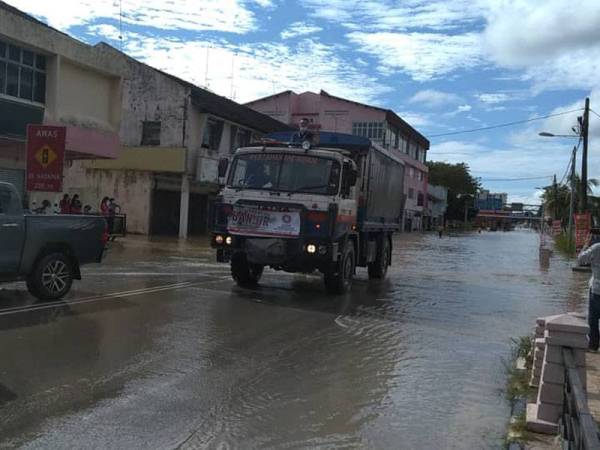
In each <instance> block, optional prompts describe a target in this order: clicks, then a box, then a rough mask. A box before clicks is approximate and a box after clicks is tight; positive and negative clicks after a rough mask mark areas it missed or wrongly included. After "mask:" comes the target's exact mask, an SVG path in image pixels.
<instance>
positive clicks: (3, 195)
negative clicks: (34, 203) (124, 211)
mask: <svg viewBox="0 0 600 450" xmlns="http://www.w3.org/2000/svg"><path fill="white" fill-rule="evenodd" d="M107 241H108V230H107V224H106V220H105V219H104V218H102V217H99V216H79V215H72V216H71V215H54V216H50V215H33V214H29V213H28V212H27V211H26V210H23V208H22V204H21V199H20V198H19V195H18V193H17V191H16V189H15V188H14V186H12V185H11V184H8V183H0V282H11V281H18V280H25V281H26V282H27V289H28V290H29V292H30V293H31V294H32V295H33V296H35V297H37V298H38V299H40V300H57V299H60V298H62V297H63V296H64V295H66V294H67V293H68V292H69V290H70V289H71V285H72V283H73V280H74V279H77V280H80V279H81V272H80V270H79V268H80V266H81V265H82V264H86V263H92V262H100V261H101V260H102V256H103V253H104V249H105V247H106V243H107Z"/></svg>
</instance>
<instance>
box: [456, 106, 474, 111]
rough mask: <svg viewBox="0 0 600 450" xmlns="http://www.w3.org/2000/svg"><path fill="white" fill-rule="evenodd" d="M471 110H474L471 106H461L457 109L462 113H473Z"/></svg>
mask: <svg viewBox="0 0 600 450" xmlns="http://www.w3.org/2000/svg"><path fill="white" fill-rule="evenodd" d="M471 109H473V108H472V107H471V105H459V106H458V108H456V111H457V112H459V113H461V112H468V111H471Z"/></svg>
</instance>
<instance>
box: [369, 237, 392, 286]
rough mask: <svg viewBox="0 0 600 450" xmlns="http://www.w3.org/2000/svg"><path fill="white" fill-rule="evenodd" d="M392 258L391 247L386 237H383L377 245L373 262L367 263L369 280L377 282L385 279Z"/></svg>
mask: <svg viewBox="0 0 600 450" xmlns="http://www.w3.org/2000/svg"><path fill="white" fill-rule="evenodd" d="M391 258H392V247H391V245H390V240H389V238H388V237H387V236H383V238H382V239H381V241H380V242H379V243H378V245H377V255H376V257H375V261H373V262H372V263H369V279H371V280H378V279H382V278H385V275H386V274H387V270H388V267H389V265H390V260H391Z"/></svg>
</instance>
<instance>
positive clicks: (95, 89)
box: [49, 58, 121, 131]
mask: <svg viewBox="0 0 600 450" xmlns="http://www.w3.org/2000/svg"><path fill="white" fill-rule="evenodd" d="M119 83H120V80H119V78H116V77H109V76H106V75H104V74H102V73H100V72H97V71H93V70H90V69H87V68H85V67H83V66H79V65H77V64H75V63H73V62H71V61H69V60H67V59H65V58H61V62H60V70H59V78H58V89H57V92H59V93H60V96H59V98H58V101H57V111H56V117H55V118H52V117H49V118H50V119H53V120H58V121H60V122H63V123H69V124H73V125H78V126H83V127H86V128H99V129H104V130H109V131H118V124H119V116H118V115H115V108H114V107H113V105H114V103H115V102H120V101H121V97H120V92H119Z"/></svg>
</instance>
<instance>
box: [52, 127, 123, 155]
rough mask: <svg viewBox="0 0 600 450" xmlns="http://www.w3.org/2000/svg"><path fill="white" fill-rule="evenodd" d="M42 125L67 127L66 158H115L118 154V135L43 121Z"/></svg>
mask: <svg viewBox="0 0 600 450" xmlns="http://www.w3.org/2000/svg"><path fill="white" fill-rule="evenodd" d="M44 125H55V126H64V127H66V129H67V138H66V143H65V148H66V151H67V153H66V159H67V160H75V159H116V158H118V157H119V155H120V150H121V145H120V142H119V135H118V134H117V133H111V132H108V131H103V130H98V129H95V128H83V127H76V126H72V125H65V124H63V123H60V122H50V121H46V122H44Z"/></svg>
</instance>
